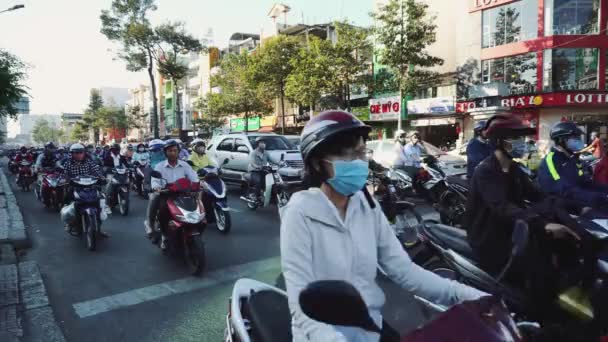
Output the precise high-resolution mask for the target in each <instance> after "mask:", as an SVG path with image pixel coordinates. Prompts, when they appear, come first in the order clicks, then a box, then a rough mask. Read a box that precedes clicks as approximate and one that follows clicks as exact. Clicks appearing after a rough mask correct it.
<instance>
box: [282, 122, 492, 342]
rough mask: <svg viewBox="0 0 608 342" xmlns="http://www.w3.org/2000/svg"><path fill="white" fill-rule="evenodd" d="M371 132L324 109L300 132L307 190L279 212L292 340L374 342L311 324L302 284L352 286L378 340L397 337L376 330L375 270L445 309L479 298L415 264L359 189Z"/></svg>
mask: <svg viewBox="0 0 608 342" xmlns="http://www.w3.org/2000/svg"><path fill="white" fill-rule="evenodd" d="M369 132H370V127H369V126H366V125H365V124H363V122H361V121H360V120H358V119H357V118H356V117H354V116H353V115H352V114H350V113H347V112H343V111H328V112H324V113H321V114H319V115H318V116H315V117H314V118H313V119H311V120H310V121H309V122H308V124H307V125H306V127H305V128H304V130H303V132H302V137H301V141H302V145H301V151H302V157H303V159H304V163H305V177H306V178H307V182H306V183H307V184H311V185H312V186H314V187H312V188H310V189H308V190H304V191H300V192H297V193H295V194H294V195H293V197H292V198H291V200H290V201H289V203H288V204H287V205H286V206H285V207H283V208H282V209H281V218H282V219H281V262H282V270H283V273H284V276H285V283H286V288H287V295H288V300H289V307H290V309H291V313H292V331H293V337H294V341H378V340H379V339H380V338H381V337H380V335H379V334H377V333H372V332H366V331H364V330H362V329H359V328H352V327H343V326H332V325H327V324H322V323H319V322H316V321H314V320H311V319H310V318H308V317H307V316H306V315H304V313H303V312H302V310H301V308H300V304H299V301H298V297H299V294H300V292H301V291H302V289H303V288H305V287H306V285H307V284H309V283H311V282H314V281H317V280H325V279H334V280H344V281H348V282H350V283H352V284H353V285H354V286H355V287H356V288H357V289H358V290H359V291H360V292H361V294H362V296H363V299H364V300H365V303H366V304H367V306H368V308H369V311H370V313H371V316H372V318H373V319H374V321H375V323H376V324H377V325H378V326H382V335H383V338H387V337H389V336H390V337H393V338H394V337H395V335H396V334H397V336H398V333H397V332H396V331H394V330H393V329H392V328H390V327H389V326H388V325H387V324H386V323H384V324H382V322H383V320H382V314H381V308H382V306H383V305H384V300H385V299H384V294H383V293H382V290H381V289H380V287H379V286H378V285H377V284H376V281H375V279H376V269H377V266H378V264H379V265H380V266H381V267H382V269H383V270H384V271H385V272H386V274H387V276H388V277H389V278H390V279H392V280H393V281H394V282H395V283H397V284H399V285H400V286H402V287H403V288H405V289H407V290H410V291H412V292H414V293H416V294H417V295H420V296H422V297H424V298H428V299H431V300H433V301H436V302H438V303H442V304H445V305H453V304H456V303H458V302H461V301H464V300H471V299H477V298H479V297H481V296H483V295H484V293H483V292H480V291H478V290H475V289H473V288H470V287H467V286H464V285H462V284H459V283H457V282H454V281H451V280H447V279H445V278H441V277H440V276H438V275H436V274H433V273H431V272H428V271H425V270H424V269H422V268H421V267H419V266H418V265H416V264H414V263H413V262H412V261H411V259H410V258H409V256H408V255H407V253H406V252H405V251H404V250H403V248H402V247H401V244H400V243H399V241H398V240H397V238H396V236H395V234H394V232H393V230H392V229H391V227H390V225H389V223H388V221H387V219H386V217H385V216H384V214H383V213H382V211H381V209H380V207H379V206H378V203H377V202H376V201H375V200H373V199H372V197H371V196H370V195H369V193H367V192H366V191H365V190H362V189H364V186H365V184H366V180H367V176H368V162H367V159H366V148H365V140H366V139H367V136H368V134H369Z"/></svg>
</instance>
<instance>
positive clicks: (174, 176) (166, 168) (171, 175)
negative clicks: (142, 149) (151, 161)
mask: <svg viewBox="0 0 608 342" xmlns="http://www.w3.org/2000/svg"><path fill="white" fill-rule="evenodd" d="M179 148H180V147H179V143H178V142H177V141H175V140H173V139H170V140H167V141H166V142H165V146H164V147H163V151H164V152H165V155H166V157H167V160H166V161H164V162H161V163H159V164H158V165H156V167H155V168H154V171H157V172H158V173H160V175H161V177H162V179H163V180H165V181H166V182H167V184H171V183H175V182H176V181H177V180H178V179H182V178H186V179H188V180H189V181H191V182H198V181H199V180H198V176H197V174H196V172H194V170H192V168H191V167H190V165H188V163H186V162H185V161H183V160H180V159H179ZM161 189H162V184H161V180H160V179H158V178H152V191H154V192H156V193H158V192H159V191H160V190H161ZM157 201H158V203H157V205H158V207H157V210H158V220H159V222H160V227H161V230H164V229H165V228H166V226H167V224H168V222H169V215H168V210H169V208H168V207H167V205H166V204H167V201H166V199H165V198H164V197H163V195H162V194H161V195H160V196H159V197H158V200H157ZM153 209H154V208H153ZM154 218H155V216H149V217H148V222H147V223H146V232H147V233H148V236H150V235H151V233H152V230H151V225H150V222H154ZM160 247H161V249H166V238H165V234H164V231H162V241H161V245H160Z"/></svg>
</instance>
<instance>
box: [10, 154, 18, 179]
mask: <svg viewBox="0 0 608 342" xmlns="http://www.w3.org/2000/svg"><path fill="white" fill-rule="evenodd" d="M8 170H9V171H10V172H11V173H12V174H13V175H16V174H17V172H19V164H18V163H17V162H16V161H15V156H12V157H9V162H8Z"/></svg>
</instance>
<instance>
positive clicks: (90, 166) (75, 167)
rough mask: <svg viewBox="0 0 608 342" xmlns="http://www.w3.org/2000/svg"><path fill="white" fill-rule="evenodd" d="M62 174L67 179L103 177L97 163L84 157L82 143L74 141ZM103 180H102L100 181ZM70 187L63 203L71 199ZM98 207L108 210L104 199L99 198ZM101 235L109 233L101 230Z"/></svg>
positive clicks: (68, 227)
mask: <svg viewBox="0 0 608 342" xmlns="http://www.w3.org/2000/svg"><path fill="white" fill-rule="evenodd" d="M62 170H63V171H62V173H63V175H64V176H65V177H66V178H67V179H68V180H70V179H72V178H76V177H80V176H92V177H96V178H99V179H103V172H102V170H101V168H100V167H99V165H98V164H96V163H95V162H94V161H92V160H91V159H89V158H87V157H86V154H85V148H84V146H83V145H82V144H79V143H76V144H72V145H71V146H70V157H69V158H67V160H66V161H65V163H64V165H63V169H62ZM102 182H103V181H102ZM73 193H74V191H73V190H72V189H68V190H67V191H66V196H65V204H66V205H69V204H70V203H71V202H72V201H73V200H74V198H73V196H74V195H73ZM100 207H101V209H102V210H106V212H107V210H108V208H106V205H105V199H102V200H101V203H100ZM65 229H66V231H70V230H71V227H70V226H69V225H66V227H65ZM101 234H102V236H104V237H108V236H109V235H108V234H106V233H104V232H101Z"/></svg>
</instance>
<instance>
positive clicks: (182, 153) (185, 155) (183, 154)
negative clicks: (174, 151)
mask: <svg viewBox="0 0 608 342" xmlns="http://www.w3.org/2000/svg"><path fill="white" fill-rule="evenodd" d="M176 140H177V142H178V144H179V160H183V161H187V160H188V159H189V158H190V152H188V148H187V146H186V144H184V143H183V142H182V141H181V140H179V139H176Z"/></svg>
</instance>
